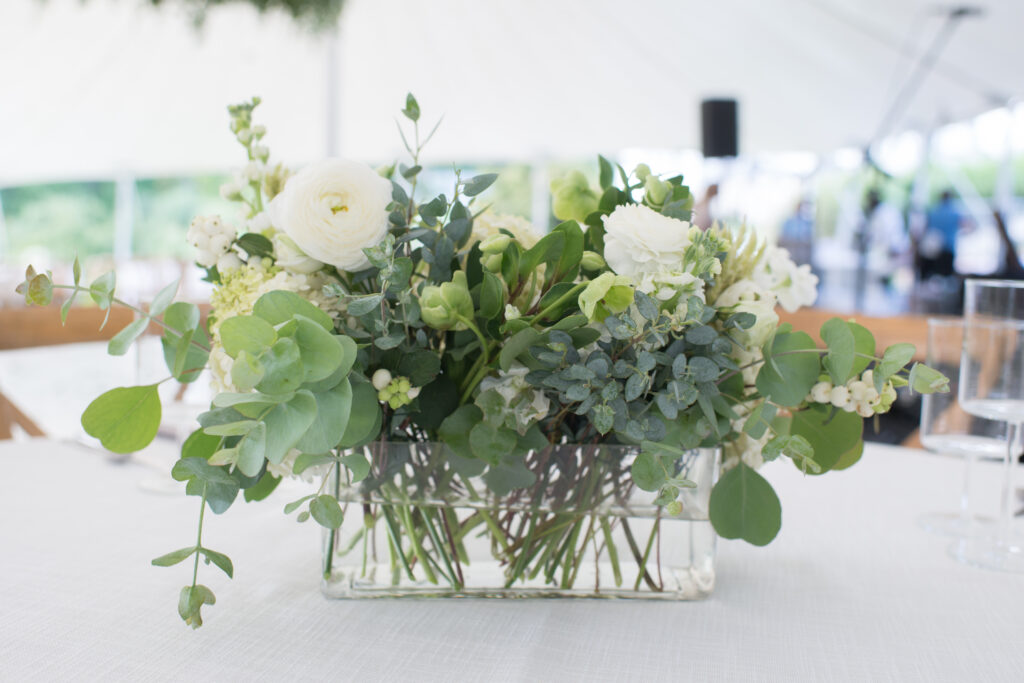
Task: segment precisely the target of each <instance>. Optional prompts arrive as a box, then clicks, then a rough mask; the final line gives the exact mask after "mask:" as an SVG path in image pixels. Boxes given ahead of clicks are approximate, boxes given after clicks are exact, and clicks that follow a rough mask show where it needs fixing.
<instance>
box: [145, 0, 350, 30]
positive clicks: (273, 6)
mask: <svg viewBox="0 0 1024 683" xmlns="http://www.w3.org/2000/svg"><path fill="white" fill-rule="evenodd" d="M149 2H150V3H151V4H153V5H156V6H163V5H170V4H181V5H184V6H186V7H187V8H188V9H189V10H190V11H191V12H192V14H193V17H194V19H195V21H196V23H197V24H202V23H203V21H204V20H205V19H206V14H207V12H209V11H210V9H212V8H214V7H218V6H221V5H228V4H241V3H247V4H250V5H252V6H253V7H255V8H256V9H258V10H259V11H260V12H266V11H268V10H284V11H285V12H287V13H288V14H290V15H291V16H292V17H293V18H294V19H295V20H296V21H299V22H301V23H304V24H307V25H309V26H311V27H313V28H317V29H323V28H328V27H331V26H334V25H335V24H336V23H337V21H338V17H339V16H340V15H341V8H342V6H343V5H344V0H149Z"/></svg>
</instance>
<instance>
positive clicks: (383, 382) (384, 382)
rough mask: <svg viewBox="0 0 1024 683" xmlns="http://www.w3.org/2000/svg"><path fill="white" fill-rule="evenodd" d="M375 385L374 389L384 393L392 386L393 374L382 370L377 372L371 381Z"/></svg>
mask: <svg viewBox="0 0 1024 683" xmlns="http://www.w3.org/2000/svg"><path fill="white" fill-rule="evenodd" d="M370 382H371V383H372V384H373V388H374V389H376V390H377V391H384V389H385V388H386V387H387V386H388V385H389V384H391V373H390V372H388V371H387V370H385V369H384V368H381V369H380V370H377V372H375V373H373V379H371V380H370Z"/></svg>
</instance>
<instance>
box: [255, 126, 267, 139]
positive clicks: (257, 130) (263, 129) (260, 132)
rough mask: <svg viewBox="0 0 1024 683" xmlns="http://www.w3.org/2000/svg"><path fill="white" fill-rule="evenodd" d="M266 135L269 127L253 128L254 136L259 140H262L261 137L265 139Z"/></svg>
mask: <svg viewBox="0 0 1024 683" xmlns="http://www.w3.org/2000/svg"><path fill="white" fill-rule="evenodd" d="M266 134H267V127H266V126H253V127H252V136H253V137H254V138H256V139H257V140H258V139H260V138H261V137H263V136H264V135H266Z"/></svg>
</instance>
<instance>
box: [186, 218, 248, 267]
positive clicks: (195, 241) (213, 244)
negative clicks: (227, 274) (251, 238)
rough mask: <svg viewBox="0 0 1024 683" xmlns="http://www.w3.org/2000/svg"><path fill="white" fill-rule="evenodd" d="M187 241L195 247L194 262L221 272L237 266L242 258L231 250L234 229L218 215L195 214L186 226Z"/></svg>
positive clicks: (240, 263)
mask: <svg viewBox="0 0 1024 683" xmlns="http://www.w3.org/2000/svg"><path fill="white" fill-rule="evenodd" d="M186 239H187V240H188V243H189V244H191V245H192V246H193V247H195V248H196V250H197V251H198V253H197V254H196V263H198V264H199V265H201V266H203V267H205V268H212V267H213V266H217V270H219V271H221V272H223V271H227V270H231V269H232V268H238V267H239V266H241V265H242V260H241V259H240V258H238V255H237V254H235V252H233V251H231V244H232V242H234V241H235V229H234V228H233V227H232V226H230V225H228V224H226V223H225V222H224V221H222V220H221V218H220V216H196V217H195V218H193V219H192V223H191V225H189V226H188V234H187V235H186Z"/></svg>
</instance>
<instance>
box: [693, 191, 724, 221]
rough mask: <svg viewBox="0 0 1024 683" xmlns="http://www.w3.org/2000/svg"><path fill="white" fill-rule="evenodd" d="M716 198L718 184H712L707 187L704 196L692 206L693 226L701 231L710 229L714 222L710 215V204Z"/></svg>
mask: <svg viewBox="0 0 1024 683" xmlns="http://www.w3.org/2000/svg"><path fill="white" fill-rule="evenodd" d="M717 196H718V183H712V184H710V185H708V189H707V190H705V192H704V196H703V197H701V198H700V199H699V200H698V201H697V203H696V204H694V205H693V224H694V225H696V226H698V227H699V228H700V229H701V230H707V229H708V228H710V227H711V224H712V223H714V222H715V219H714V216H713V215H712V213H711V202H713V201H714V199H715V197H717Z"/></svg>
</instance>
